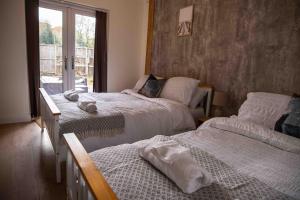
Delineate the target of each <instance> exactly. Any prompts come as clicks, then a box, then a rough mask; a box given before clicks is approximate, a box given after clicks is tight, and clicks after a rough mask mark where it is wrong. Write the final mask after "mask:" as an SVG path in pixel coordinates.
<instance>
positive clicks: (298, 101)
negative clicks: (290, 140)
mask: <svg viewBox="0 0 300 200" xmlns="http://www.w3.org/2000/svg"><path fill="white" fill-rule="evenodd" d="M289 108H290V109H291V113H290V114H289V116H288V117H287V118H286V120H285V121H284V122H283V124H282V132H283V133H285V134H287V135H291V136H294V137H297V138H300V98H293V99H292V100H291V101H290V103H289Z"/></svg>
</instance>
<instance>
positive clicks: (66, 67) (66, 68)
mask: <svg viewBox="0 0 300 200" xmlns="http://www.w3.org/2000/svg"><path fill="white" fill-rule="evenodd" d="M65 70H66V71H67V70H68V58H67V56H65Z"/></svg>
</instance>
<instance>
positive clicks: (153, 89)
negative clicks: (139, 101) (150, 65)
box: [138, 74, 166, 98]
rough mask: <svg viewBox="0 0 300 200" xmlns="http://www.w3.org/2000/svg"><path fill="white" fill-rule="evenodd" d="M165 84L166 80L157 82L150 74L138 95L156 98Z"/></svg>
mask: <svg viewBox="0 0 300 200" xmlns="http://www.w3.org/2000/svg"><path fill="white" fill-rule="evenodd" d="M165 83H166V79H159V80H157V79H156V78H155V77H154V76H153V75H152V74H150V76H149V78H148V80H147V81H146V83H145V84H144V86H143V87H142V88H141V89H140V90H139V91H138V93H139V94H142V95H144V96H146V97H150V98H157V97H159V95H160V92H161V91H162V88H163V86H164V85H165Z"/></svg>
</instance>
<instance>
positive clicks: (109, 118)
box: [51, 94, 125, 139]
mask: <svg viewBox="0 0 300 200" xmlns="http://www.w3.org/2000/svg"><path fill="white" fill-rule="evenodd" d="M79 95H80V96H83V95H89V94H79ZM51 98H52V100H53V101H54V103H55V104H56V106H57V107H58V108H59V110H60V111H61V116H60V118H59V133H60V134H61V135H62V134H64V133H75V134H76V135H77V136H78V138H80V139H83V138H86V137H91V136H97V137H99V136H100V137H106V136H113V135H115V134H119V133H122V132H123V131H124V128H125V118H124V116H123V114H122V113H121V112H119V111H118V110H116V109H114V105H113V104H109V103H104V101H103V102H101V99H97V107H98V110H97V112H95V113H88V112H86V111H83V110H81V109H80V108H79V107H78V106H77V102H71V101H69V100H67V99H65V97H64V96H63V95H62V94H57V95H52V96H51ZM79 98H80V97H79Z"/></svg>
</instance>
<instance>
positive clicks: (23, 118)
mask: <svg viewBox="0 0 300 200" xmlns="http://www.w3.org/2000/svg"><path fill="white" fill-rule="evenodd" d="M30 121H31V117H30V114H29V113H21V114H18V115H5V114H4V115H2V116H0V124H13V123H20V122H30Z"/></svg>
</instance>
